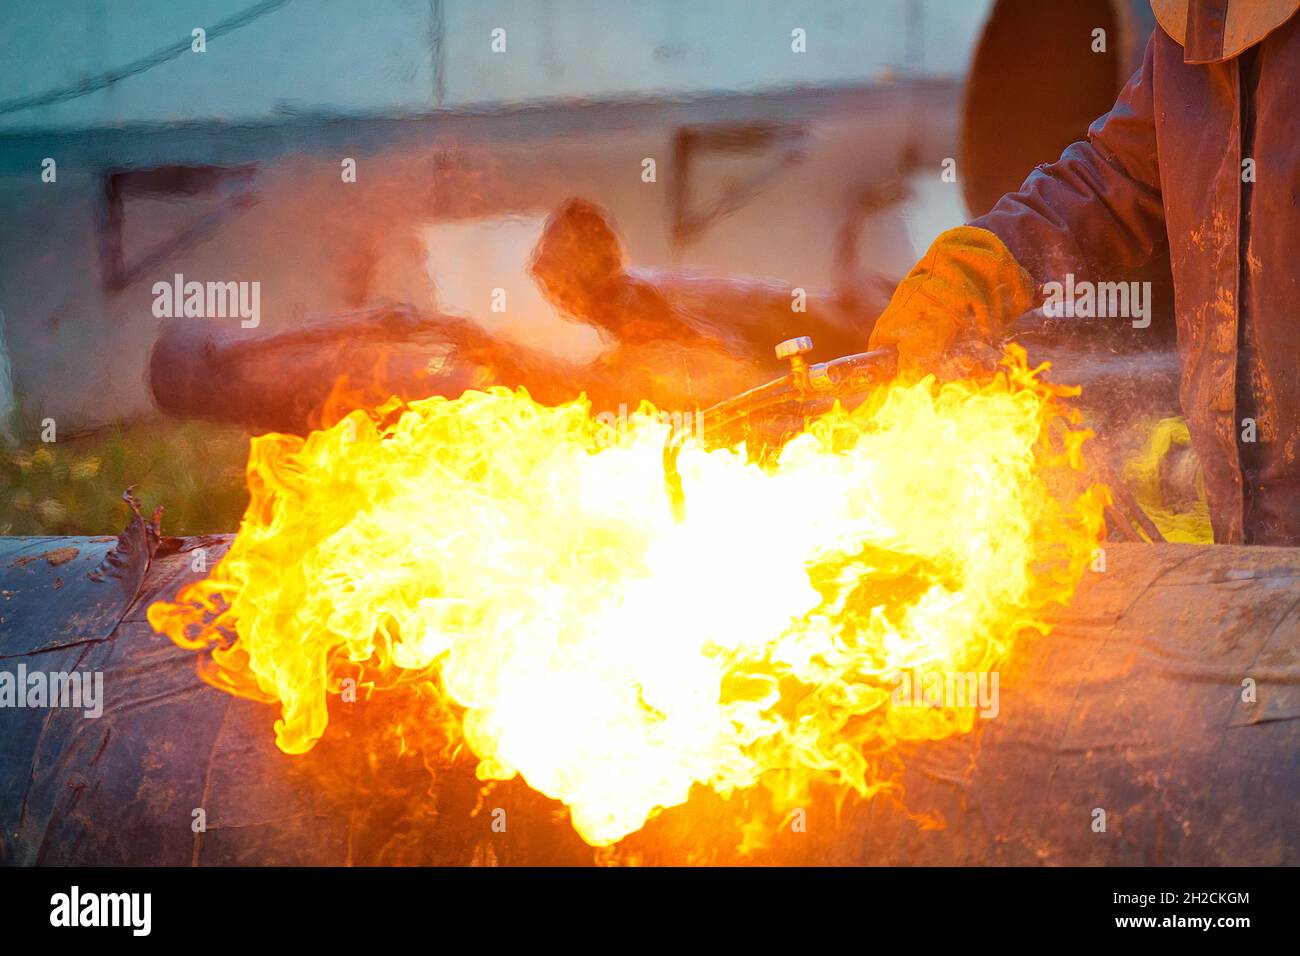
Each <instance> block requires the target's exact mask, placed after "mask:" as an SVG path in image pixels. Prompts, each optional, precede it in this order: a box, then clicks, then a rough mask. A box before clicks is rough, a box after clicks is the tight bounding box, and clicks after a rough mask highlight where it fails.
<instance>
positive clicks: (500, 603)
mask: <svg viewBox="0 0 1300 956" xmlns="http://www.w3.org/2000/svg"><path fill="white" fill-rule="evenodd" d="M1040 371H1041V369H1036V370H1030V369H1029V368H1028V367H1027V366H1026V364H1025V360H1024V353H1023V352H1020V351H1018V350H1015V351H1012V352H1009V354H1008V359H1007V361H1006V363H1005V369H1004V370H1003V371H1001V372H999V374H998V375H997V376H996V377H995V378H994V379H993V380H992V381H986V382H983V383H977V382H973V381H967V382H954V383H948V384H944V385H942V386H940V385H938V384H937V383H936V382H935V381H934V380H933V379H931V378H927V379H924V380H922V381H919V382H903V381H900V382H896V383H894V384H892V385H890V386H887V387H885V388H882V389H880V390H878V391H877V392H876V393H875V394H874V395H873V396H872V397H871V398H870V399H869V400H868V401H867V402H865V403H864V404H863V405H862V406H860V407H858V408H856V409H854V410H853V411H844V410H842V409H838V408H837V409H836V410H835V411H833V412H831V413H829V414H827V415H826V416H824V417H822V418H821V419H819V420H817V421H815V422H813V423H811V425H810V426H809V427H808V428H807V430H806V431H805V432H804V433H803V434H801V435H799V436H798V437H797V438H795V439H794V440H793V441H791V442H789V443H788V444H787V445H786V446H785V448H784V449H783V450H782V451H781V453H780V455H779V457H778V458H777V459H776V460H775V461H774V462H772V463H770V464H767V465H763V466H760V465H759V464H755V463H753V462H751V461H749V460H748V459H747V456H746V454H745V451H744V449H743V448H733V449H720V448H709V447H706V445H705V444H704V443H703V442H701V441H700V440H699V438H698V437H694V436H693V437H688V438H687V439H686V441H685V443H684V445H683V447H682V449H681V452H680V455H679V456H678V459H677V473H678V475H679V476H680V479H679V480H680V486H679V489H678V494H679V495H684V508H682V507H680V505H681V502H680V501H678V502H677V503H676V505H677V506H676V507H675V505H674V501H673V500H672V496H671V495H669V494H667V493H666V492H665V475H664V456H663V449H664V444H665V440H666V439H667V438H668V432H669V425H667V424H665V423H664V421H663V419H662V417H661V416H659V415H657V414H656V413H655V411H654V409H652V408H651V407H650V406H648V405H642V407H641V408H640V410H639V411H637V412H636V413H635V414H634V415H632V416H631V418H630V420H629V421H628V422H627V423H626V425H625V427H621V428H620V429H619V430H618V432H617V433H616V432H615V430H614V429H612V428H610V427H609V426H608V425H607V424H604V423H602V422H600V421H598V420H597V418H596V416H595V415H593V413H592V409H591V408H590V407H589V404H588V403H587V402H586V401H585V400H583V399H579V400H577V401H574V402H570V403H568V404H565V405H561V406H559V407H554V408H549V407H544V406H542V405H539V404H538V403H536V402H535V401H533V400H532V399H531V398H530V397H529V395H528V394H527V393H526V392H525V391H523V390H519V391H516V392H511V391H509V390H506V389H503V388H493V389H489V390H488V391H486V392H469V393H466V394H465V395H463V396H462V397H461V398H459V399H456V400H454V401H449V400H446V399H442V398H432V399H428V400H424V401H417V402H413V403H411V404H410V405H409V406H403V405H401V404H400V403H398V402H397V401H396V400H393V401H391V402H389V403H388V404H387V405H385V406H383V407H381V408H380V409H378V410H376V411H374V412H371V413H366V412H363V411H354V412H351V413H350V414H348V415H347V416H346V417H345V418H343V419H342V420H341V421H339V422H338V423H336V424H335V425H333V426H332V427H330V428H328V429H325V430H321V431H316V432H313V433H312V434H311V435H309V436H308V437H307V438H306V439H302V438H298V437H294V436H289V435H279V434H273V435H265V436H261V437H259V438H255V439H253V442H252V446H251V451H250V457H249V464H248V481H249V488H250V492H251V501H250V504H249V507H248V511H247V513H246V514H245V516H244V520H243V523H242V525H241V527H240V530H239V534H238V536H237V537H236V538H235V540H234V543H233V545H232V547H231V549H230V551H229V553H228V554H227V555H226V557H225V558H224V559H223V560H222V562H221V563H220V565H219V566H218V567H217V568H216V569H215V570H214V572H213V573H212V575H211V577H210V578H209V579H207V580H204V581H201V582H198V583H196V584H192V585H189V586H187V587H186V588H184V589H183V590H182V591H181V593H180V595H179V596H178V598H177V600H176V602H175V603H166V602H160V603H157V604H154V605H153V606H152V607H150V609H149V621H150V623H151V624H152V625H153V626H154V628H155V629H157V630H158V631H160V632H163V633H165V634H167V635H169V636H170V637H171V638H172V639H173V640H174V641H176V642H177V643H178V644H180V645H182V646H184V647H188V648H194V649H198V648H204V647H212V648H213V650H212V661H211V665H210V666H209V667H208V669H207V673H206V675H205V676H206V677H207V679H208V680H209V681H211V682H212V683H214V684H216V685H217V686H219V687H222V688H224V689H226V690H229V691H231V692H234V693H241V694H245V695H248V696H254V697H258V698H261V699H266V700H273V701H278V702H279V704H280V707H281V714H282V716H281V719H280V720H279V721H278V722H277V723H276V728H275V731H276V740H277V743H278V745H279V746H280V748H281V749H282V750H284V751H286V752H288V753H302V752H304V751H307V750H309V749H310V748H311V747H312V746H313V745H314V744H315V742H316V741H317V740H318V739H319V738H320V737H321V736H322V735H323V734H324V733H325V731H326V725H327V724H328V722H329V711H328V706H327V703H328V699H329V697H330V696H331V695H332V694H336V693H338V691H339V688H340V682H341V680H342V678H343V677H344V676H346V675H350V674H359V675H361V678H362V680H363V681H364V682H365V683H367V684H368V685H373V687H374V688H376V689H383V688H386V687H393V686H395V685H396V684H397V683H399V682H401V683H403V684H409V683H412V682H415V683H417V684H423V685H425V686H427V688H428V689H430V690H431V693H429V694H428V695H427V697H424V698H421V699H422V700H423V699H427V700H428V705H427V706H428V713H427V715H426V718H425V719H426V721H427V723H428V724H429V726H431V727H432V726H436V727H438V728H450V733H451V734H452V735H453V736H454V737H456V740H455V743H456V744H457V745H459V744H463V745H466V746H467V747H468V748H469V749H470V750H471V751H472V752H473V754H474V755H475V756H476V757H477V759H478V774H479V777H480V779H485V780H489V779H493V780H505V779H509V778H511V777H513V776H515V775H516V774H522V776H523V777H524V779H525V780H526V781H527V783H528V784H529V785H530V786H531V787H533V788H534V789H536V790H538V791H541V792H542V793H544V794H546V795H548V796H550V797H553V798H555V799H557V800H560V801H563V802H564V803H565V804H566V805H567V806H568V808H569V810H570V814H571V819H572V823H573V826H574V828H575V829H576V830H577V831H578V833H579V834H580V835H581V836H582V837H583V838H584V839H585V840H586V841H587V842H589V843H591V844H593V845H597V846H601V845H608V844H611V843H614V842H616V841H618V840H620V839H621V838H623V837H624V836H626V835H627V834H629V833H632V832H633V831H636V830H637V829H639V828H640V827H641V826H642V825H643V824H644V823H645V822H646V821H647V820H648V819H649V818H650V817H652V816H653V815H655V814H656V813H657V812H658V811H659V810H660V809H663V808H668V807H673V806H676V805H679V804H682V803H684V802H685V801H686V800H687V798H688V795H689V794H690V792H691V789H692V788H693V787H697V786H705V787H711V788H712V789H713V790H715V791H717V792H718V793H719V794H721V795H723V796H727V795H729V794H731V793H733V792H735V791H737V790H740V789H743V788H750V787H754V786H757V785H762V786H765V787H767V788H768V790H769V791H770V792H771V793H772V794H773V795H774V797H775V798H776V800H775V802H776V803H778V804H781V805H784V806H793V805H794V801H796V800H798V799H799V797H800V795H801V794H803V793H805V792H806V790H807V787H808V786H809V785H810V784H811V783H812V782H813V781H814V780H817V781H830V782H833V783H839V784H843V785H846V786H848V787H851V788H852V789H854V790H856V791H857V792H859V793H861V794H869V793H871V792H874V790H875V789H877V788H878V787H879V786H880V785H881V783H880V781H878V780H876V779H874V776H873V773H872V769H871V768H872V763H871V760H870V758H869V755H870V753H871V752H873V750H874V751H876V752H879V749H880V748H887V747H889V746H890V745H891V744H893V743H895V742H897V741H899V740H908V739H910V740H916V739H932V738H940V737H945V736H948V735H951V734H956V733H963V732H967V731H969V730H970V729H971V727H972V725H973V723H974V721H975V719H976V717H975V710H974V707H973V706H955V705H954V706H947V705H945V706H934V707H905V706H896V705H894V704H893V703H892V701H891V695H892V693H893V691H894V688H895V687H896V686H897V685H898V684H899V682H900V680H902V678H903V675H904V674H905V673H914V672H919V671H940V670H941V671H950V672H951V671H959V672H986V671H988V670H990V669H992V668H996V667H997V665H998V662H999V661H1000V660H1002V659H1003V657H1004V656H1005V655H1006V654H1007V652H1008V651H1009V650H1010V649H1011V647H1012V644H1013V641H1014V640H1015V638H1016V635H1017V634H1018V633H1019V632H1020V631H1021V630H1022V629H1025V628H1030V629H1037V630H1039V631H1043V630H1045V627H1046V626H1045V624H1044V622H1043V610H1044V608H1045V607H1046V605H1047V604H1049V603H1050V602H1054V601H1055V602H1062V603H1063V602H1066V601H1068V600H1069V599H1070V597H1071V596H1072V594H1073V592H1074V588H1075V585H1076V583H1077V581H1078V579H1079V577H1080V576H1081V574H1082V573H1083V570H1084V567H1085V565H1086V563H1087V562H1088V561H1089V559H1090V556H1091V553H1092V550H1093V548H1094V547H1095V545H1096V542H1097V540H1098V536H1099V534H1100V529H1101V512H1102V508H1103V506H1104V505H1105V504H1106V503H1107V501H1108V495H1107V493H1106V490H1105V489H1104V488H1103V487H1101V486H1098V485H1089V484H1088V482H1087V480H1086V479H1085V478H1084V477H1083V475H1082V461H1081V457H1080V446H1081V444H1082V443H1083V441H1084V440H1085V438H1086V437H1087V436H1088V433H1087V432H1086V431H1082V430H1080V429H1078V428H1077V427H1075V426H1076V424H1077V420H1076V418H1075V416H1074V414H1073V413H1072V412H1071V411H1070V410H1069V409H1068V407H1067V406H1065V405H1064V404H1063V403H1062V401H1061V398H1062V397H1063V396H1068V395H1069V394H1077V390H1075V391H1073V392H1072V391H1070V390H1066V389H1063V388H1060V387H1057V386H1051V385H1048V384H1046V383H1044V382H1042V381H1041V380H1040V379H1039V377H1038V373H1039V372H1040ZM223 635H233V636H234V637H235V640H234V641H233V642H230V641H229V640H228V639H227V637H225V636H223ZM948 703H949V704H951V702H948ZM406 730H409V728H404V729H403V733H405V732H406ZM403 739H405V737H404V738H403Z"/></svg>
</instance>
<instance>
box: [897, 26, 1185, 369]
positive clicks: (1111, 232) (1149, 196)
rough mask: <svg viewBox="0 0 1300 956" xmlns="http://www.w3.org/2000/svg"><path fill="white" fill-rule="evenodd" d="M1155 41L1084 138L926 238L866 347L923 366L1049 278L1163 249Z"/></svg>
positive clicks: (1020, 307) (976, 334)
mask: <svg viewBox="0 0 1300 956" xmlns="http://www.w3.org/2000/svg"><path fill="white" fill-rule="evenodd" d="M1156 42H1158V40H1157V37H1153V38H1152V40H1151V42H1150V43H1148V44H1147V50H1146V55H1145V56H1144V58H1143V61H1142V66H1141V67H1140V68H1139V69H1138V71H1137V72H1136V73H1135V74H1133V77H1132V78H1131V79H1130V80H1129V82H1128V84H1127V85H1126V86H1125V87H1124V89H1123V91H1122V92H1121V93H1120V95H1119V98H1118V99H1117V100H1116V101H1115V105H1114V107H1112V109H1111V111H1110V112H1109V113H1107V114H1106V115H1105V116H1102V117H1101V118H1100V119H1098V120H1097V121H1096V122H1094V123H1093V124H1092V127H1091V128H1090V129H1089V130H1088V138H1087V139H1086V140H1085V141H1081V142H1078V143H1074V144H1073V145H1071V146H1069V147H1068V148H1067V149H1066V150H1065V152H1064V153H1062V154H1061V158H1060V159H1059V160H1057V161H1056V162H1055V163H1051V164H1049V165H1044V166H1039V167H1038V168H1037V169H1035V170H1034V171H1033V172H1032V173H1030V174H1029V178H1028V179H1026V180H1025V182H1024V185H1022V186H1021V188H1020V191H1019V192H1016V193H1008V194H1007V195H1006V196H1003V197H1002V198H1001V199H1000V200H998V203H997V205H995V206H994V207H993V208H992V209H991V210H990V211H989V212H988V213H986V214H985V215H983V216H980V217H979V218H978V219H975V220H973V221H972V222H971V223H970V224H969V225H967V226H960V227H958V228H957V229H951V230H949V231H948V232H945V233H942V234H941V235H940V236H939V237H938V238H937V239H936V240H935V241H934V244H933V245H932V246H931V247H930V249H929V251H928V252H927V253H926V255H925V257H924V258H922V259H921V261H920V262H918V263H917V265H916V267H915V268H914V269H913V270H912V271H911V273H909V274H908V276H907V278H906V279H904V280H903V282H902V283H900V284H899V287H898V289H897V290H896V292H895V293H894V297H893V299H892V300H891V301H890V304H889V307H888V308H886V310H885V311H884V313H883V314H882V315H881V316H880V318H879V319H878V320H877V322H876V326H875V328H874V329H873V330H872V333H871V347H872V348H878V347H880V346H884V345H893V346H895V347H897V348H898V351H899V357H900V360H901V361H902V362H904V363H905V364H928V363H930V362H933V361H934V360H935V359H936V358H937V357H938V355H939V354H940V353H942V352H943V351H944V350H946V349H947V348H948V347H949V346H951V345H952V343H953V342H954V341H956V340H957V339H959V338H967V337H971V338H983V339H989V338H993V337H994V336H996V335H997V333H999V332H1000V331H1001V330H1002V328H1003V327H1005V326H1006V325H1007V324H1008V323H1010V322H1012V321H1014V320H1015V319H1016V318H1017V317H1018V316H1020V315H1021V314H1022V313H1023V312H1025V311H1028V310H1029V309H1031V308H1034V307H1035V306H1036V305H1037V304H1038V303H1039V302H1040V301H1041V298H1042V296H1041V293H1040V290H1041V289H1042V285H1043V283H1045V282H1050V281H1060V280H1062V279H1063V278H1064V276H1065V274H1066V273H1067V272H1073V273H1075V274H1076V275H1077V276H1079V277H1080V278H1084V277H1087V276H1101V277H1109V276H1111V275H1115V274H1117V273H1121V272H1127V271H1129V270H1132V269H1135V268H1137V267H1139V266H1142V265H1144V264H1145V263H1146V262H1148V261H1149V260H1150V259H1151V258H1152V257H1153V256H1154V255H1155V254H1156V253H1157V252H1159V251H1160V250H1161V249H1163V248H1164V247H1165V245H1166V243H1167V238H1166V235H1165V219H1164V207H1163V205H1162V202H1161V196H1160V170H1159V162H1158V159H1157V155H1156V133H1155V119H1154V111H1153V108H1152V89H1151V75H1152V70H1151V66H1152V55H1153V49H1154V46H1155V44H1156ZM1116 278H1118V275H1116Z"/></svg>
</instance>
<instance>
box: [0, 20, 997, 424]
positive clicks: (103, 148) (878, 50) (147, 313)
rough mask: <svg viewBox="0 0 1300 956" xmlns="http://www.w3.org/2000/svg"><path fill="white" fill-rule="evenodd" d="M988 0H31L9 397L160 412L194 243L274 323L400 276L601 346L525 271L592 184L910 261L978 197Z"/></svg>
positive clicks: (534, 333) (74, 411) (795, 268)
mask: <svg viewBox="0 0 1300 956" xmlns="http://www.w3.org/2000/svg"><path fill="white" fill-rule="evenodd" d="M990 2H991V0H873V2H866V0H797V2H790V0H711V2H707V3H701V2H698V0H696V2H690V0H660V2H655V3H644V4H625V3H613V2H602V0H531V2H526V0H514V2H512V0H385V2H381V3H373V4H365V5H360V4H357V3H355V2H350V0H312V2H307V0H269V2H262V3H250V2H249V0H136V2H129V3H121V2H110V0H67V2H64V3H60V4H58V5H57V6H50V5H44V4H22V3H16V2H14V3H5V4H4V6H5V8H6V9H5V18H6V20H7V26H6V29H5V30H4V32H3V34H2V35H0V63H3V64H4V66H3V67H2V68H0V221H2V222H3V228H0V312H2V314H3V329H2V331H3V342H4V346H3V348H4V350H5V354H6V355H7V366H8V369H9V375H8V377H9V379H10V380H11V384H9V385H6V378H5V375H4V374H3V373H2V372H0V390H5V391H7V394H3V395H0V402H3V403H5V404H12V402H13V399H14V395H15V394H17V395H18V396H20V397H21V400H22V402H23V404H24V407H25V408H27V409H29V410H30V411H31V413H32V414H36V415H52V416H55V417H56V418H58V419H59V420H60V421H61V422H69V423H75V427H78V428H81V427H94V426H96V425H97V424H102V423H103V422H106V421H110V420H116V419H120V418H124V417H130V416H136V415H140V414H145V413H147V412H148V411H149V402H148V398H147V394H146V392H145V389H144V384H143V369H144V362H145V358H146V355H147V352H148V349H149V346H150V344H151V342H152V340H153V338H154V337H155V335H156V332H157V329H158V325H159V321H160V320H159V319H157V318H155V317H154V315H153V314H152V311H151V305H152V302H153V294H152V292H151V288H152V285H153V283H154V282H155V281H159V280H164V281H170V280H171V278H172V276H173V275H174V274H175V273H181V274H183V275H184V276H185V277H186V279H187V280H188V279H197V280H199V281H207V280H220V281H230V280H235V281H254V280H255V281H259V282H260V283H261V291H262V304H261V311H262V324H263V327H275V326H277V325H281V324H285V323H293V322H296V321H301V320H302V319H303V318H304V317H305V316H309V315H316V314H321V313H328V312H331V311H335V310H339V309H343V308H347V307H351V306H353V305H357V304H360V303H363V302H366V301H372V300H376V299H382V298H396V299H401V300H404V301H411V302H413V303H414V304H416V305H420V306H422V307H433V306H439V307H442V308H444V309H446V310H447V311H452V312H456V313H458V314H462V315H468V316H470V317H472V318H475V319H477V320H479V321H481V322H482V323H483V324H485V325H490V326H493V327H494V328H496V329H497V330H498V331H500V332H501V333H502V334H504V335H506V336H508V337H511V338H515V339H518V340H519V341H522V342H527V343H528V344H531V345H534V346H539V347H544V348H549V349H552V350H555V351H560V352H567V353H570V354H581V353H584V352H586V353H590V352H592V351H594V350H596V349H599V347H600V343H599V342H598V341H596V340H595V339H594V336H593V334H592V333H591V332H590V330H588V329H586V328H583V327H580V326H574V325H572V324H571V323H567V322H565V321H564V320H563V319H561V318H560V317H558V316H556V315H554V314H553V312H552V311H551V310H549V308H548V307H547V306H546V305H545V303H543V302H542V301H541V300H540V297H538V296H537V295H536V293H535V291H534V290H532V288H531V284H530V283H529V282H528V281H527V280H526V279H525V278H524V277H523V275H522V271H521V269H522V264H523V261H524V260H525V258H526V256H527V253H528V250H529V249H530V247H531V244H532V241H533V239H534V238H535V235H536V229H537V228H538V226H539V224H540V222H541V219H542V218H543V217H544V216H545V214H546V212H547V211H548V210H549V209H551V208H553V207H554V206H555V205H556V204H558V203H559V202H561V201H562V200H564V199H565V198H568V197H569V196H574V195H580V196H584V197H586V198H589V199H592V200H594V201H596V202H597V203H599V204H601V205H602V206H604V207H605V208H606V209H607V210H608V212H609V214H610V215H611V217H612V218H613V220H614V221H615V223H616V224H617V226H618V228H619V229H620V231H621V232H622V233H623V236H624V239H625V240H626V243H627V247H628V250H629V254H630V257H631V259H632V262H633V264H634V265H637V266H645V267H656V266H670V265H671V266H688V267H692V268H697V269H700V270H703V271H706V272H711V273H720V274H737V273H738V274H749V275H758V276H766V277H772V278H774V279H778V280H780V281H782V282H785V283H789V284H790V285H800V286H804V287H807V288H826V287H831V286H834V285H836V284H837V283H843V282H849V281H853V279H854V277H855V276H859V275H861V274H865V273H873V274H880V275H882V276H885V277H897V275H899V274H900V273H901V272H902V271H903V270H904V269H905V268H906V267H907V266H908V265H909V264H910V263H911V261H912V260H913V259H914V258H915V255H916V253H917V250H918V247H919V246H923V245H924V244H925V243H926V242H928V240H929V238H930V237H931V236H932V235H933V234H934V233H935V232H937V231H938V230H939V229H941V228H943V227H945V226H947V225H950V224H953V223H955V222H957V221H959V220H960V219H961V218H963V217H964V215H965V209H964V207H963V205H962V201H961V198H960V195H959V190H956V189H953V188H951V186H948V185H947V184H944V183H942V182H941V181H940V178H939V164H940V162H941V161H942V160H943V159H944V158H945V157H952V156H954V155H956V151H957V140H958V115H959V107H960V100H961V88H962V79H963V77H964V75H965V72H966V69H967V66H968V63H969V61H970V58H971V55H972V51H973V48H974V45H975V40H976V38H977V36H978V34H979V31H980V28H981V26H982V24H983V23H984V21H985V19H986V18H987V16H988V12H989V7H990ZM199 27H201V28H203V29H204V30H205V31H206V52H203V53H197V52H194V51H193V50H192V48H191V42H192V31H193V30H194V29H195V28H199ZM494 30H503V31H505V32H504V36H502V35H501V34H496V35H495V36H494V32H493V31H494ZM795 30H802V31H804V35H805V37H806V40H805V44H806V52H796V51H795V49H794V47H795V46H797V45H798V44H797V43H796V40H795V35H794V33H793V31H795ZM494 40H495V41H496V43H497V46H498V48H499V47H500V46H501V44H502V43H503V44H504V51H503V52H494V49H493V44H494ZM47 158H50V159H53V160H54V161H55V162H56V164H57V166H56V172H57V179H56V181H55V182H43V181H42V177H41V173H42V168H43V167H42V163H43V161H44V160H45V159H47ZM345 158H352V159H355V160H356V162H357V181H356V182H355V183H344V182H342V178H341V176H340V164H341V162H342V161H343V159H345ZM647 158H650V159H654V160H655V163H656V177H655V181H654V182H649V183H647V182H645V181H643V169H644V167H643V161H644V160H645V159H647ZM133 174H134V175H133ZM495 287H504V288H507V290H508V291H510V293H511V296H510V301H511V308H510V310H509V311H508V312H507V313H506V314H505V315H504V316H501V315H495V314H493V313H492V312H491V311H490V309H489V307H488V303H489V297H490V290H491V289H492V288H495ZM214 387H216V386H214Z"/></svg>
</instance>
